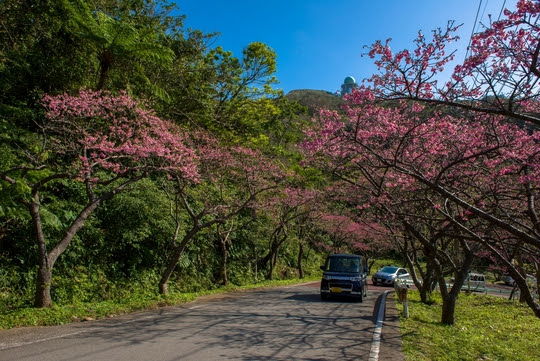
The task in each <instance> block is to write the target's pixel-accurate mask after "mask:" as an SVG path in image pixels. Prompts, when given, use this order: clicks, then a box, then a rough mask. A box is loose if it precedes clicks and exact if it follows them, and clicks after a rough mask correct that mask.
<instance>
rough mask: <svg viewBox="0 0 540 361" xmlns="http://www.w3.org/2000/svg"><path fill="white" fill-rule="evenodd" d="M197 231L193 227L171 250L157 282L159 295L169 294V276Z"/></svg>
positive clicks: (196, 227)
mask: <svg viewBox="0 0 540 361" xmlns="http://www.w3.org/2000/svg"><path fill="white" fill-rule="evenodd" d="M199 230H200V228H199V227H198V226H194V227H193V228H191V229H190V230H189V232H188V233H186V235H185V236H184V238H183V239H182V242H180V244H179V245H178V246H176V247H175V248H174V249H173V252H172V254H171V256H170V257H169V261H168V262H167V266H166V267H165V270H164V271H163V273H162V274H161V279H160V280H159V285H158V287H159V293H160V294H162V295H166V294H168V293H169V279H170V278H171V275H172V273H173V271H174V269H175V268H176V264H177V263H178V260H179V259H180V257H181V256H182V254H183V253H184V250H185V249H186V246H187V245H188V243H189V242H190V241H191V240H192V239H193V237H195V235H196V234H197V233H198V232H199Z"/></svg>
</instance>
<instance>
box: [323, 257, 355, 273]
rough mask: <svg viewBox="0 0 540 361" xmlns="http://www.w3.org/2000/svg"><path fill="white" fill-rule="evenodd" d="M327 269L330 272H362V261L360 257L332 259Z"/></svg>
mask: <svg viewBox="0 0 540 361" xmlns="http://www.w3.org/2000/svg"><path fill="white" fill-rule="evenodd" d="M326 269H327V270H328V271H330V272H347V273H358V272H360V259H359V258H358V257H330V258H329V259H328V266H327V267H326Z"/></svg>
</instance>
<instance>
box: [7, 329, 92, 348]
mask: <svg viewBox="0 0 540 361" xmlns="http://www.w3.org/2000/svg"><path fill="white" fill-rule="evenodd" d="M93 330H94V329H87V330H81V331H77V332H71V333H66V334H63V335H57V336H52V337H46V338H40V339H38V340H32V341H27V342H17V343H0V351H2V350H7V349H8V348H15V347H21V346H26V345H31V344H33V343H38V342H45V341H50V340H56V339H58V338H63V337H68V336H74V335H78V334H81V333H84V332H90V331H93Z"/></svg>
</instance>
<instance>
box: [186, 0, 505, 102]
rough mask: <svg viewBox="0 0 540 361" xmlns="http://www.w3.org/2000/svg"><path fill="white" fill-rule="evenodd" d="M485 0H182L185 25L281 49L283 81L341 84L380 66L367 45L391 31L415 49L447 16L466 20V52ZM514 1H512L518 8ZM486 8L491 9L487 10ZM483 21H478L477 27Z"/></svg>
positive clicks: (492, 4) (490, 3)
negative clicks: (420, 34)
mask: <svg viewBox="0 0 540 361" xmlns="http://www.w3.org/2000/svg"><path fill="white" fill-rule="evenodd" d="M503 2H504V0H482V7H481V9H480V15H482V14H483V17H482V18H481V21H482V22H483V23H484V24H488V23H489V19H488V14H492V17H493V18H494V19H495V20H496V19H497V17H498V15H499V12H500V10H501V7H502V5H503ZM479 3H480V0H386V1H367V0H266V1H260V0H251V1H240V0H228V1H224V0H222V1H218V0H207V1H204V0H179V1H177V5H178V6H179V8H180V11H179V12H180V13H182V14H185V15H186V16H187V18H186V26H187V27H189V28H193V29H199V30H202V31H204V32H219V33H220V35H219V37H218V38H217V39H216V40H215V41H214V45H221V46H223V47H224V48H225V49H226V50H231V51H233V52H234V54H235V55H237V56H241V52H242V49H243V48H244V47H245V46H246V45H247V44H249V43H250V42H253V41H262V42H264V43H266V44H268V45H269V46H270V47H272V48H273V49H274V50H275V51H276V53H277V56H278V58H277V61H278V72H277V77H278V79H279V81H280V84H279V85H278V88H281V89H283V90H284V91H285V92H288V91H290V90H293V89H322V90H328V91H336V90H338V89H339V88H340V85H341V83H342V81H343V79H344V78H345V76H347V75H352V76H354V77H355V78H356V79H357V80H361V79H363V78H366V77H368V76H369V75H370V74H371V73H373V71H375V68H374V67H373V65H372V61H371V59H369V58H368V57H361V55H362V53H364V52H365V49H364V48H363V46H364V45H369V44H371V43H373V42H374V41H375V40H378V39H382V40H384V39H386V38H392V39H393V40H392V49H394V50H397V49H402V48H410V47H411V44H412V40H413V39H414V37H415V36H416V34H417V31H418V30H423V31H424V33H427V32H429V31H430V30H431V29H434V28H436V27H439V26H444V25H445V24H446V22H447V21H448V20H455V21H456V23H458V24H460V23H463V27H462V29H461V31H460V34H459V35H460V36H461V40H460V41H459V43H458V44H457V48H458V50H459V51H460V53H459V57H458V58H459V59H462V58H463V57H464V55H465V50H464V49H465V48H466V47H467V43H468V40H469V36H470V34H471V30H472V27H473V24H474V19H475V16H476V12H477V9H478V6H479ZM514 5H515V0H507V1H506V5H505V7H507V8H509V7H510V8H513V7H514ZM484 9H485V10H484ZM480 15H479V17H480ZM478 28H479V27H478Z"/></svg>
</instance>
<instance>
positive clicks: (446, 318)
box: [441, 292, 457, 325]
mask: <svg viewBox="0 0 540 361" xmlns="http://www.w3.org/2000/svg"><path fill="white" fill-rule="evenodd" d="M456 298H457V297H455V296H452V293H451V292H450V293H449V294H448V296H447V297H444V298H443V304H442V314H441V322H442V323H443V324H444V325H453V324H454V314H455V310H456Z"/></svg>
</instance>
